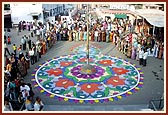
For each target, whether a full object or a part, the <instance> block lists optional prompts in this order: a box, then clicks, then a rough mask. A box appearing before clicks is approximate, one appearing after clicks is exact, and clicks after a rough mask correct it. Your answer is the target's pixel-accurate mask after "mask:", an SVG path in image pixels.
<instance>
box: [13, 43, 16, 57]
mask: <svg viewBox="0 0 168 115" xmlns="http://www.w3.org/2000/svg"><path fill="white" fill-rule="evenodd" d="M16 50H17V47H16V45H15V44H13V52H14V53H15V55H16Z"/></svg>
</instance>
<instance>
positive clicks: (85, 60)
mask: <svg viewBox="0 0 168 115" xmlns="http://www.w3.org/2000/svg"><path fill="white" fill-rule="evenodd" d="M80 62H87V58H81V59H80ZM89 62H93V59H89Z"/></svg>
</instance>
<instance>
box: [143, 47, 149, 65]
mask: <svg viewBox="0 0 168 115" xmlns="http://www.w3.org/2000/svg"><path fill="white" fill-rule="evenodd" d="M147 57H148V51H147V49H145V50H144V54H143V66H146V63H147Z"/></svg>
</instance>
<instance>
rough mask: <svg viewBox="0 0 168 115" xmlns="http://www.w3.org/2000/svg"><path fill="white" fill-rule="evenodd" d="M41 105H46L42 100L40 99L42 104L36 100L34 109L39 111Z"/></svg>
mask: <svg viewBox="0 0 168 115" xmlns="http://www.w3.org/2000/svg"><path fill="white" fill-rule="evenodd" d="M40 106H44V104H43V102H42V101H40V104H39V103H38V102H35V103H34V111H39V110H40Z"/></svg>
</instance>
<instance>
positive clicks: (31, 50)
mask: <svg viewBox="0 0 168 115" xmlns="http://www.w3.org/2000/svg"><path fill="white" fill-rule="evenodd" d="M29 56H30V62H31V65H33V64H34V63H35V62H34V50H33V49H32V48H30V50H29Z"/></svg>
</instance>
